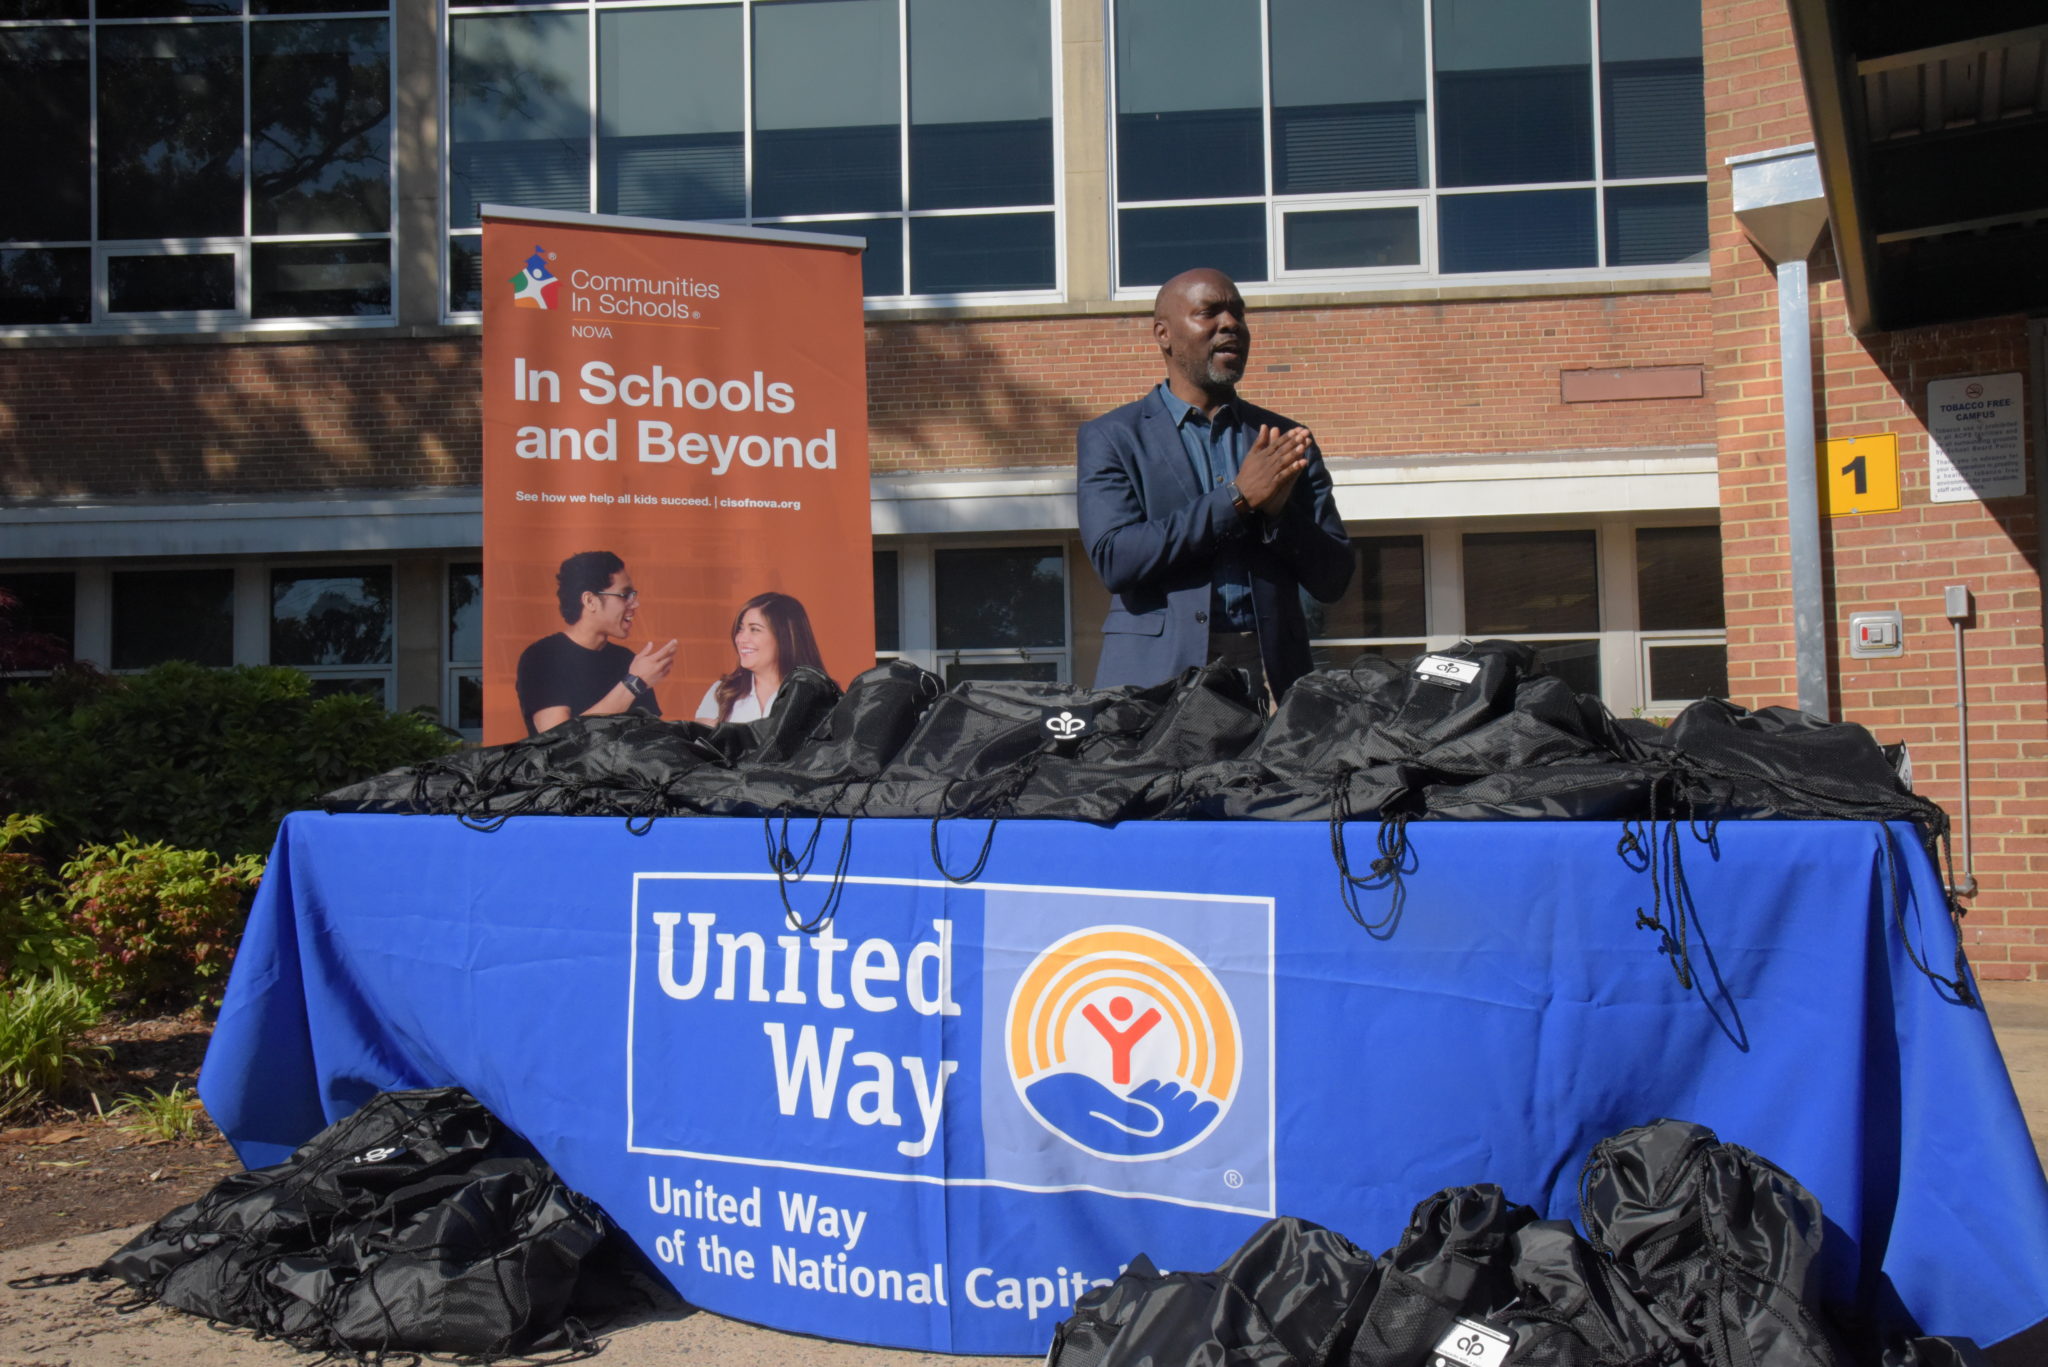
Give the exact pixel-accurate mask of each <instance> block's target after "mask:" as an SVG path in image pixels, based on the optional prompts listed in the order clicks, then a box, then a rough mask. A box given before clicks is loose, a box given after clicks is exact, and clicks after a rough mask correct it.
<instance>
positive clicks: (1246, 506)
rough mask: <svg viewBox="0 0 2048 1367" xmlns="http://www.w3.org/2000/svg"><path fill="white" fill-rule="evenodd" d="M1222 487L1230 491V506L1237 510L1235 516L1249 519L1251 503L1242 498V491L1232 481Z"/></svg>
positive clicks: (1234, 481)
mask: <svg viewBox="0 0 2048 1367" xmlns="http://www.w3.org/2000/svg"><path fill="white" fill-rule="evenodd" d="M1223 487H1224V488H1225V489H1228V490H1229V491H1230V506H1231V507H1233V508H1235V509H1237V515H1238V516H1239V517H1250V516H1251V515H1252V502H1251V500H1250V499H1248V498H1246V497H1245V496H1244V490H1242V489H1240V488H1238V487H1237V481H1236V480H1234V479H1233V480H1232V481H1230V483H1228V484H1226V485H1224V486H1223Z"/></svg>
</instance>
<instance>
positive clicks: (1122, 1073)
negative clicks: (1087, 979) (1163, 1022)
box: [1081, 997, 1159, 1087]
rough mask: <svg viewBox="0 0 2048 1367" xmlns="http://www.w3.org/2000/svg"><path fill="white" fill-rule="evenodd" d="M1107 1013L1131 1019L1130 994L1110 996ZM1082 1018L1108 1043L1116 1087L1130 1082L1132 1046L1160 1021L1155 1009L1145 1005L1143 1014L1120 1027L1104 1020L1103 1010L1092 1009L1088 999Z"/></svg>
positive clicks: (1122, 1018)
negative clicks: (1126, 995) (1128, 995)
mask: <svg viewBox="0 0 2048 1367" xmlns="http://www.w3.org/2000/svg"><path fill="white" fill-rule="evenodd" d="M1109 1014H1110V1015H1112V1016H1115V1017H1116V1018H1117V1019H1118V1020H1119V1021H1126V1020H1131V999H1130V998H1129V997H1111V998H1110V999H1109ZM1081 1019H1083V1020H1085V1021H1087V1022H1088V1023H1089V1024H1090V1025H1092V1026H1094V1027H1095V1033H1096V1034H1098V1035H1100V1036H1102V1038H1103V1041H1104V1042H1105V1043H1106V1044H1108V1045H1109V1056H1110V1069H1111V1071H1110V1077H1111V1079H1112V1080H1113V1081H1114V1082H1115V1083H1116V1085H1117V1086H1119V1087H1127V1086H1129V1085H1130V1081H1131V1050H1133V1049H1135V1048H1137V1047H1138V1041H1139V1040H1141V1039H1143V1038H1145V1036H1146V1035H1148V1034H1150V1033H1151V1030H1152V1027H1153V1026H1155V1025H1157V1024H1159V1012H1158V1010H1157V1009H1156V1008H1153V1007H1149V1006H1148V1007H1146V1008H1145V1014H1144V1015H1142V1016H1140V1017H1138V1018H1137V1019H1136V1020H1134V1021H1131V1023H1130V1024H1129V1025H1126V1026H1123V1027H1122V1028H1119V1027H1117V1026H1114V1025H1111V1024H1110V1023H1109V1022H1108V1021H1106V1020H1104V1019H1103V1018H1102V1013H1101V1012H1100V1011H1097V1010H1096V1009H1095V1003H1093V1002H1090V1003H1089V1004H1088V1005H1086V1006H1084V1007H1082V1008H1081Z"/></svg>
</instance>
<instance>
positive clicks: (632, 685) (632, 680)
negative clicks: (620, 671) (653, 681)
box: [619, 674, 654, 698]
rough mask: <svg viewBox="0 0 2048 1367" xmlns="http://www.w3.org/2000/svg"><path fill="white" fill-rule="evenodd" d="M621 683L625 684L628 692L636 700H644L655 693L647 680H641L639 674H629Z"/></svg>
mask: <svg viewBox="0 0 2048 1367" xmlns="http://www.w3.org/2000/svg"><path fill="white" fill-rule="evenodd" d="M619 682H620V683H622V684H624V685H625V686H626V691H627V692H628V693H631V694H632V695H633V696H634V697H636V698H644V697H646V696H647V695H648V694H650V693H652V692H653V691H654V690H653V689H652V688H649V687H648V686H647V680H645V679H643V678H641V677H640V676H639V675H638V674H628V675H627V676H626V677H625V678H623V679H621V680H619Z"/></svg>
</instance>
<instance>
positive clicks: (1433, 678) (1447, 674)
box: [1415, 655, 1479, 688]
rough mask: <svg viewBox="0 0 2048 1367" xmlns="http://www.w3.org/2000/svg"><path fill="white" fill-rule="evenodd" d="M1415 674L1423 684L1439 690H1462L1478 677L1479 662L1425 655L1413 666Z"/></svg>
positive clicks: (1446, 656) (1445, 656)
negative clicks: (1428, 684) (1432, 685)
mask: <svg viewBox="0 0 2048 1367" xmlns="http://www.w3.org/2000/svg"><path fill="white" fill-rule="evenodd" d="M1415 672H1416V674H1417V675H1419V676H1420V677H1421V678H1422V680H1423V682H1424V683H1433V684H1435V685H1436V686H1437V687H1439V688H1463V687H1464V686H1465V685H1466V684H1468V683H1471V682H1472V681H1473V680H1474V679H1476V678H1478V677H1479V662H1478V661H1476V660H1454V659H1452V658H1451V657H1450V656H1448V655H1425V656H1423V657H1422V660H1421V662H1420V663H1418V664H1417V665H1416V666H1415Z"/></svg>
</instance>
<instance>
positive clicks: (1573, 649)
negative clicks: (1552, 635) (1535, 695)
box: [1529, 641, 1600, 698]
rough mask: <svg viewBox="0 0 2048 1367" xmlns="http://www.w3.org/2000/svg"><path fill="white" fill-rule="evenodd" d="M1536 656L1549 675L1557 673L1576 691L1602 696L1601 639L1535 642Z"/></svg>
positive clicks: (1532, 643) (1532, 642)
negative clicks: (1599, 640)
mask: <svg viewBox="0 0 2048 1367" xmlns="http://www.w3.org/2000/svg"><path fill="white" fill-rule="evenodd" d="M1529 644H1530V645H1532V646H1534V647H1535V648H1536V659H1537V661H1538V662H1539V663H1540V664H1541V665H1542V666H1543V672H1544V673H1546V674H1555V675H1556V676H1557V677H1558V678H1560V679H1563V680H1564V681H1565V682H1566V683H1567V684H1569V685H1570V686H1571V690H1572V692H1574V693H1591V694H1592V695H1593V696H1594V697H1596V698H1597V697H1598V696H1600V643H1599V642H1598V641H1531V642H1529Z"/></svg>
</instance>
